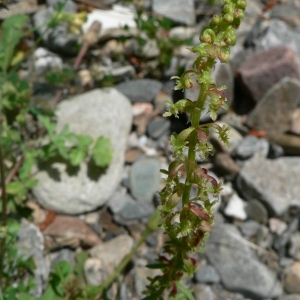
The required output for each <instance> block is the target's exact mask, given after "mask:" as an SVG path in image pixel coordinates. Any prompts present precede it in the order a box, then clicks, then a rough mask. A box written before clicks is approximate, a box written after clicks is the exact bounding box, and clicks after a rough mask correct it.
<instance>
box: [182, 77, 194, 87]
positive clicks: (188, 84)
mask: <svg viewBox="0 0 300 300" xmlns="http://www.w3.org/2000/svg"><path fill="white" fill-rule="evenodd" d="M184 86H185V88H186V89H190V88H191V87H193V81H192V79H191V78H189V77H186V78H185V79H184Z"/></svg>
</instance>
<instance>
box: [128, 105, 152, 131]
mask: <svg viewBox="0 0 300 300" xmlns="http://www.w3.org/2000/svg"><path fill="white" fill-rule="evenodd" d="M132 113H133V124H134V125H135V126H136V127H137V128H136V132H137V134H138V135H139V136H140V135H142V134H144V133H145V132H146V129H147V126H148V123H149V121H150V119H151V117H152V115H153V105H152V104H151V103H142V102H136V103H134V104H133V105H132Z"/></svg>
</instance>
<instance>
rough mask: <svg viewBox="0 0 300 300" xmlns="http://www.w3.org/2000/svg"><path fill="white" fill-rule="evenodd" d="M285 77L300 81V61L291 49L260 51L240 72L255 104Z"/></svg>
mask: <svg viewBox="0 0 300 300" xmlns="http://www.w3.org/2000/svg"><path fill="white" fill-rule="evenodd" d="M285 76H289V77H291V78H296V79H300V60H299V58H298V57H297V54H296V53H295V52H294V51H293V50H292V49H291V48H289V47H276V48H272V49H270V50H265V51H258V52H256V53H254V54H252V55H251V56H250V57H249V58H248V59H247V60H246V61H245V62H244V63H243V64H242V65H241V67H240V69H239V70H238V78H239V80H240V81H241V84H242V85H243V86H244V88H245V89H246V91H247V92H248V94H249V96H250V97H251V98H252V99H253V100H254V101H255V102H259V101H261V99H262V97H263V96H264V95H265V93H266V92H267V91H268V90H269V89H270V88H271V87H272V86H273V85H274V84H276V83H277V82H279V81H280V80H281V79H282V78H283V77H285Z"/></svg>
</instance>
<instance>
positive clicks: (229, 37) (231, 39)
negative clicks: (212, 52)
mask: <svg viewBox="0 0 300 300" xmlns="http://www.w3.org/2000/svg"><path fill="white" fill-rule="evenodd" d="M223 41H224V43H225V44H226V45H227V46H234V45H235V44H236V34H235V30H234V29H233V28H231V29H230V30H228V32H227V33H226V34H225V36H224V40H223Z"/></svg>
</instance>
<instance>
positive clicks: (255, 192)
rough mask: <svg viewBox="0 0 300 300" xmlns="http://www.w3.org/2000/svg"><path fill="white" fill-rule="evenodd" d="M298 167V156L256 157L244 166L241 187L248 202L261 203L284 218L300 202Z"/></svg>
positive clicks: (299, 171)
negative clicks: (293, 204) (254, 200)
mask: <svg viewBox="0 0 300 300" xmlns="http://www.w3.org/2000/svg"><path fill="white" fill-rule="evenodd" d="M299 165H300V158H299V157H282V158H277V159H274V160H271V159H266V158H264V157H262V156H260V155H254V156H253V157H252V158H251V159H249V160H248V161H247V162H246V163H245V165H244V166H243V168H242V170H241V172H240V174H239V177H238V187H239V189H240V191H241V193H242V194H243V196H244V198H245V199H247V200H251V199H257V200H260V201H262V202H263V203H264V204H265V205H266V206H267V207H268V208H269V210H270V211H271V212H272V213H273V214H275V215H277V216H281V215H282V214H283V213H284V212H286V210H287V209H288V207H289V205H290V204H291V203H292V202H293V203H294V202H295V203H299V202H300V199H299V194H300V186H299V178H300V168H299Z"/></svg>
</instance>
